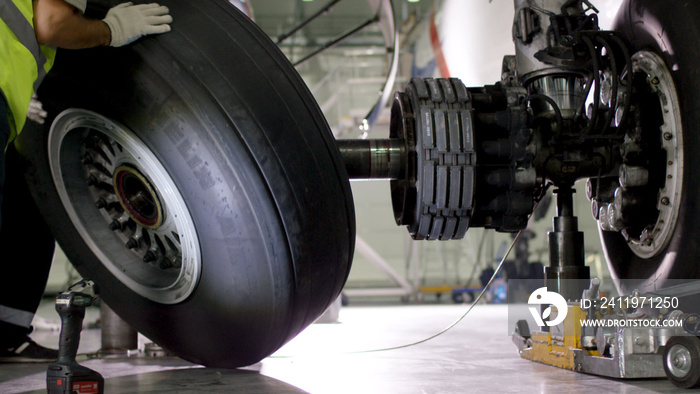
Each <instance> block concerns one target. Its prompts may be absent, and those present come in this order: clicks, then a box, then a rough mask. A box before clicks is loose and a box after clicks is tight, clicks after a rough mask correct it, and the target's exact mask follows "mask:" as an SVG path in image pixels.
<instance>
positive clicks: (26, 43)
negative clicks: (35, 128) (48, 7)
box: [0, 0, 56, 141]
mask: <svg viewBox="0 0 700 394" xmlns="http://www.w3.org/2000/svg"><path fill="white" fill-rule="evenodd" d="M55 58H56V50H55V49H53V48H50V47H47V46H45V45H39V43H38V42H37V40H36V33H35V32H34V9H33V8H32V0H12V1H9V0H0V91H1V92H0V93H2V94H3V95H4V97H5V100H6V101H7V106H8V107H9V109H10V111H9V112H10V113H9V114H8V116H9V119H10V141H12V140H13V139H14V138H15V137H17V135H18V134H19V133H20V132H21V131H22V128H23V127H24V123H25V121H26V120H27V110H28V109H29V101H30V99H31V97H32V94H33V93H34V92H36V89H37V88H38V87H39V84H40V83H41V81H42V80H43V78H44V76H45V75H46V73H48V72H49V70H50V69H51V66H53V62H54V59H55Z"/></svg>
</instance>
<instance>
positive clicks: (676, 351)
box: [666, 344, 692, 379]
mask: <svg viewBox="0 0 700 394" xmlns="http://www.w3.org/2000/svg"><path fill="white" fill-rule="evenodd" d="M666 367H667V368H668V370H669V372H671V374H673V376H675V377H677V378H681V379H682V378H684V377H686V376H687V375H688V373H690V368H691V367H692V361H691V358H690V352H689V351H688V349H686V348H685V347H684V346H681V345H678V344H676V345H673V346H672V347H671V348H670V349H669V350H668V353H667V354H666Z"/></svg>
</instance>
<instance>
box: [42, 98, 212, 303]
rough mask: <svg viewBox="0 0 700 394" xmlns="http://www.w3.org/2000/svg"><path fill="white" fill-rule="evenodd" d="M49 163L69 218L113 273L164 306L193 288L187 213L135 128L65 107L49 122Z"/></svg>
mask: <svg viewBox="0 0 700 394" xmlns="http://www.w3.org/2000/svg"><path fill="white" fill-rule="evenodd" d="M49 161H50V164H51V171H52V175H53V179H54V183H55V184H56V189H57V191H58V194H59V197H60V198H61V202H62V203H63V206H64V208H65V209H66V212H67V213H68V216H69V217H70V219H71V222H72V224H73V225H74V227H75V229H76V230H77V231H78V233H79V234H80V236H81V238H82V239H83V241H84V242H85V243H86V245H87V246H88V247H89V248H90V250H91V251H92V252H93V254H94V255H95V256H96V257H97V258H98V259H99V260H100V262H101V263H102V265H103V266H104V267H105V268H106V269H107V270H109V271H110V273H111V274H112V275H114V277H116V278H117V279H118V280H119V281H121V282H122V283H123V284H124V285H125V286H127V287H129V288H130V289H131V290H132V291H134V292H135V293H137V294H139V295H141V296H143V297H145V298H147V299H150V300H152V301H155V302H160V303H164V304H175V303H178V302H181V301H184V300H185V299H186V298H187V297H188V296H189V295H190V294H191V293H192V292H193V291H194V289H195V288H196V285H197V282H198V280H199V276H200V272H201V254H200V250H199V240H198V238H197V232H196V229H195V227H194V222H193V219H192V217H191V216H190V213H189V210H188V208H187V206H186V204H185V202H184V199H183V197H182V195H181V194H180V191H179V190H178V188H177V186H176V184H175V182H174V181H173V179H172V178H171V177H170V175H169V173H168V172H167V171H166V169H165V168H164V167H163V165H162V164H161V163H160V161H159V160H158V159H157V157H156V156H155V155H154V153H153V152H152V151H151V150H150V148H149V147H148V146H147V145H146V144H145V143H144V142H143V141H141V140H140V139H139V138H138V137H137V136H136V135H135V134H133V132H131V131H130V130H128V129H127V128H125V127H124V126H122V125H119V124H117V123H115V122H112V121H111V120H109V119H107V118H105V117H103V116H101V115H99V114H97V113H94V112H90V111H86V110H82V109H68V110H66V111H64V112H62V113H61V114H60V115H59V116H57V117H56V119H55V120H54V123H53V124H52V125H51V131H50V132H49ZM81 180H85V181H81ZM91 275H92V274H91Z"/></svg>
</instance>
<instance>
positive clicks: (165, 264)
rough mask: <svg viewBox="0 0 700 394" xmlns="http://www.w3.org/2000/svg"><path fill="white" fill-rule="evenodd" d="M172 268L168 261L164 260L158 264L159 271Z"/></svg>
mask: <svg viewBox="0 0 700 394" xmlns="http://www.w3.org/2000/svg"><path fill="white" fill-rule="evenodd" d="M172 266H173V263H172V262H171V261H170V260H169V259H168V258H164V259H163V261H161V262H160V269H162V270H165V269H168V268H170V267H172Z"/></svg>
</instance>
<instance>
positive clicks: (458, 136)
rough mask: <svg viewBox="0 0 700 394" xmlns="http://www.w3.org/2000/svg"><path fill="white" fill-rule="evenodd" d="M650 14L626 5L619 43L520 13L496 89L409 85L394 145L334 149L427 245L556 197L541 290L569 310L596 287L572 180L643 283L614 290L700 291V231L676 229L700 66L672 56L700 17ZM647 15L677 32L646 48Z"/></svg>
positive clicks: (616, 263)
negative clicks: (377, 182)
mask: <svg viewBox="0 0 700 394" xmlns="http://www.w3.org/2000/svg"><path fill="white" fill-rule="evenodd" d="M652 3H653V2H650V1H634V0H632V1H627V2H625V3H624V4H623V6H622V8H621V12H620V15H619V16H618V19H617V26H616V29H615V30H614V31H602V30H600V29H599V27H598V20H597V15H596V10H595V8H594V7H593V5H591V4H590V3H589V2H588V1H585V0H584V1H581V0H579V1H576V0H551V1H550V0H548V1H542V2H534V1H526V0H516V1H515V11H516V12H515V21H514V27H513V34H514V42H515V49H516V55H515V56H506V57H505V59H504V62H503V72H502V79H501V81H499V82H497V83H496V84H494V85H491V86H485V87H477V88H467V87H465V85H464V84H463V83H462V82H461V81H459V80H457V79H453V78H450V79H431V78H428V79H412V80H411V81H410V82H409V83H408V85H407V86H406V88H405V90H404V91H403V92H399V93H396V94H395V96H394V102H393V106H392V113H391V126H390V127H391V131H390V138H389V139H387V140H369V141H364V142H363V143H360V142H357V141H352V142H345V141H342V140H341V141H338V144H339V147H340V151H341V153H342V155H343V158H344V161H345V163H346V166H347V167H348V169H349V175H350V176H351V177H354V178H385V179H391V196H392V204H393V208H394V215H395V218H396V222H397V224H398V225H403V226H406V227H407V228H408V231H409V233H410V234H411V236H412V237H413V238H414V239H429V240H448V239H460V238H462V237H464V235H465V232H466V231H467V229H468V228H470V227H484V228H493V229H496V230H498V231H510V232H513V231H518V230H521V229H523V228H525V226H526V225H527V218H528V216H529V215H530V214H531V213H532V211H533V209H534V207H535V205H536V203H537V201H538V200H539V199H540V198H541V197H542V196H543V194H544V193H545V192H546V190H547V188H548V187H549V186H554V193H555V194H556V197H557V216H556V217H555V218H554V221H553V230H552V231H551V232H550V233H549V248H550V266H549V267H547V268H546V269H545V282H546V285H547V288H548V290H550V291H554V292H557V293H559V294H561V295H562V296H563V297H564V298H565V299H566V300H568V301H578V300H580V299H581V297H582V294H583V291H584V290H586V288H587V286H588V285H587V283H588V280H589V279H590V273H589V269H588V267H586V266H585V264H584V252H583V233H582V232H580V231H579V229H578V225H577V218H576V217H575V216H574V212H573V200H572V195H573V193H574V189H573V185H574V182H576V181H577V180H580V179H586V178H587V179H588V183H587V187H586V194H587V196H588V198H589V199H590V200H591V204H592V214H593V216H594V217H595V219H596V220H597V221H598V223H599V227H600V233H601V239H602V241H603V246H604V249H605V252H606V257H607V258H608V261H609V264H610V268H611V271H612V274H613V276H614V277H615V278H616V279H636V281H630V282H626V283H623V284H621V285H620V289H619V290H620V291H621V292H622V293H623V294H629V293H631V292H632V291H633V290H635V289H640V291H644V290H645V288H646V287H648V286H654V287H664V283H665V281H667V280H669V279H674V278H675V279H677V278H686V279H692V278H697V277H698V276H697V274H698V269H697V267H696V266H695V265H693V264H691V261H692V260H693V259H692V257H693V253H696V252H697V250H694V249H693V247H691V246H687V245H686V246H684V245H682V242H681V241H680V239H681V238H682V237H684V236H687V234H695V233H696V232H697V227H698V226H697V225H695V224H691V223H690V222H693V221H692V220H689V221H688V222H685V221H682V220H680V217H682V216H683V215H688V214H697V212H695V211H691V209H692V207H693V205H692V204H691V203H689V199H690V198H692V196H694V195H695V192H696V190H697V185H693V184H692V182H691V181H690V175H689V171H691V168H697V167H692V166H691V165H693V163H695V158H691V157H690V156H691V155H690V154H688V152H689V151H688V149H692V147H695V146H697V138H698V136H697V135H698V130H697V129H698V123H697V122H696V123H693V122H694V121H695V120H697V117H698V114H697V112H693V111H692V109H691V107H693V106H695V107H697V102H698V101H697V100H696V101H688V100H689V99H690V100H692V98H693V97H694V98H696V99H697V93H696V92H689V89H691V88H690V87H689V86H683V85H681V84H682V83H683V81H688V79H689V78H690V74H691V71H690V70H692V69H693V67H695V68H696V66H694V65H693V63H692V59H690V58H689V57H684V56H683V55H681V54H680V52H678V51H677V50H676V51H674V52H673V53H670V52H669V51H670V50H669V49H668V48H671V47H673V48H680V47H683V46H684V44H682V42H683V40H684V39H685V38H687V37H688V36H692V37H694V38H697V34H696V33H694V32H693V31H688V30H684V29H690V28H689V27H687V26H693V25H694V23H693V22H691V20H690V19H688V20H685V19H684V17H682V18H681V19H682V20H680V21H673V20H671V19H670V15H672V14H673V15H676V16H677V15H678V14H681V13H683V12H688V11H689V12H690V14H691V15H696V16H697V15H700V7H697V6H693V7H692V9H684V10H683V11H682V10H680V9H678V7H680V6H675V5H673V6H670V7H669V8H662V7H661V6H659V5H657V4H652ZM664 7H666V5H665V6H664ZM652 17H656V18H658V19H657V21H661V22H663V23H668V24H669V25H670V24H673V23H679V26H681V27H678V28H668V29H667V30H665V32H664V35H663V36H662V38H661V39H659V40H657V41H656V42H652V41H651V39H649V36H651V35H653V34H654V33H655V31H652V30H653V29H654V27H652V26H651V24H643V23H638V22H639V21H640V19H641V18H652ZM682 26H686V27H682ZM657 37H658V36H657ZM640 40H641V41H640ZM686 45H687V44H686ZM696 52H697V51H694V52H693V53H696ZM691 57H692V56H691ZM692 86H696V87H697V86H698V81H692ZM572 315H574V314H573V313H572ZM578 315H580V313H579V314H578ZM676 317H677V316H676ZM681 331H682V330H681ZM666 334H668V333H666ZM666 334H663V335H666ZM659 335H662V334H659ZM663 335H662V337H663ZM533 338H534V337H533ZM663 338H666V337H663ZM692 338H693V339H689V340H688V341H686V340H685V339H683V340H679V341H681V342H683V343H682V344H677V345H674V344H673V343H672V345H671V346H670V347H669V349H675V350H669V352H668V353H669V354H667V355H666V364H665V365H666V369H667V370H668V371H670V372H669V376H670V377H671V376H680V375H683V376H685V375H687V373H686V369H687V368H688V365H689V364H688V363H690V362H691V360H696V358H697V357H696V356H694V355H693V351H694V350H695V346H694V340H695V339H697V338H696V337H692ZM652 339H653V338H652ZM650 340H651V339H650ZM661 342H664V343H665V341H661ZM654 343H657V344H658V343H659V341H656V342H654ZM664 343H661V345H663V344H664ZM549 345H551V340H550V342H549ZM654 351H658V347H657V348H655V349H654ZM602 356H603V353H601V357H602ZM614 357H618V358H619V357H624V355H620V354H619V353H617V355H614ZM611 360H612V359H608V361H609V362H613V361H611ZM576 365H578V366H582V367H581V368H583V369H580V368H579V369H578V370H583V371H585V372H591V373H596V371H597V370H596V369H595V368H587V365H588V364H586V363H577V364H576ZM693 365H694V366H693V367H692V369H693V371H696V370H698V368H697V362H695V364H693ZM658 367H661V363H660V361H659V365H658ZM572 369H573V368H572ZM657 369H658V368H657ZM661 370H663V368H661ZM623 375H624V374H622V375H621V376H619V377H628V376H623ZM639 376H655V375H653V374H652V375H644V371H639V375H638V376H637V377H639ZM630 377H631V376H630ZM672 380H673V378H672ZM674 383H676V380H674ZM693 384H694V383H693Z"/></svg>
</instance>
